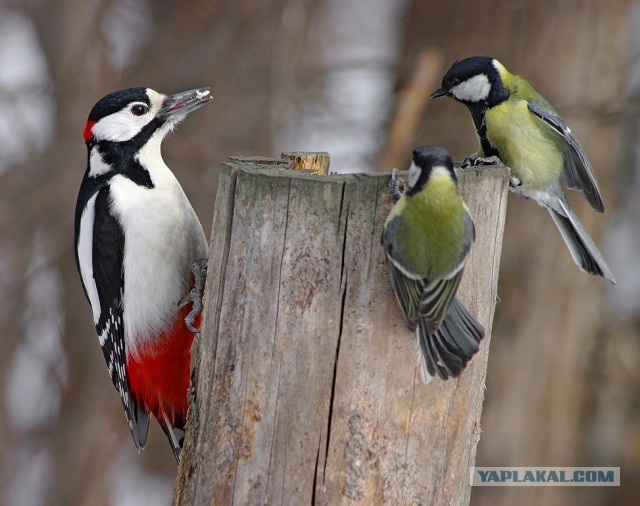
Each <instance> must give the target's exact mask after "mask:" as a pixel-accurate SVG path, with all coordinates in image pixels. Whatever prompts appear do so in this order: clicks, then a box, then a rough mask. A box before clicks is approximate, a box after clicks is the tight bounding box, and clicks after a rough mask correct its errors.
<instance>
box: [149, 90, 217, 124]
mask: <svg viewBox="0 0 640 506" xmlns="http://www.w3.org/2000/svg"><path fill="white" fill-rule="evenodd" d="M212 99H213V96H212V95H211V90H210V89H209V88H198V89H197V90H190V91H183V92H182V93H176V94H175V95H171V96H169V97H167V98H166V99H165V101H164V104H162V108H161V109H160V111H159V112H158V116H160V117H164V118H166V117H168V116H173V115H180V116H186V115H187V114H189V113H190V112H192V111H195V110H196V109H197V108H198V107H201V106H203V105H204V104H206V103H207V102H209V101H210V100H212Z"/></svg>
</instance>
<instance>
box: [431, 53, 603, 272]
mask: <svg viewBox="0 0 640 506" xmlns="http://www.w3.org/2000/svg"><path fill="white" fill-rule="evenodd" d="M446 95H448V96H450V97H453V98H454V99H456V100H457V101H458V102H462V103H463V104H464V105H466V106H467V108H468V109H469V111H470V112H471V117H472V118H473V123H474V125H475V128H476V133H477V134H478V139H479V141H480V150H479V151H478V155H477V156H472V157H470V158H468V159H467V160H468V161H470V162H471V163H477V162H478V161H486V160H487V158H485V157H488V158H489V159H492V160H495V159H496V157H497V158H499V159H500V160H501V161H502V162H503V163H504V164H505V165H506V166H508V167H509V168H511V170H512V171H513V172H512V177H511V182H510V189H511V191H513V192H514V193H518V194H520V195H522V196H524V197H526V198H531V199H533V200H535V201H536V202H537V203H538V204H540V206H542V207H544V208H545V209H546V210H547V211H548V212H549V214H550V215H551V218H553V221H554V223H555V224H556V227H558V230H559V231H560V234H561V235H562V238H563V240H564V242H565V243H566V245H567V247H568V248H569V251H570V253H571V257H572V258H573V261H574V262H575V263H576V265H577V266H578V267H580V269H582V270H583V271H585V272H587V273H589V274H592V275H594V276H601V277H603V278H605V279H607V280H608V281H610V282H611V283H613V284H615V278H614V275H613V272H612V271H611V268H610V267H609V266H608V265H607V262H606V261H605V259H604V257H603V256H602V253H600V251H599V250H598V248H597V247H596V245H595V244H594V242H593V241H592V240H591V238H590V237H589V234H587V231H586V230H585V229H584V227H583V226H582V224H581V223H580V221H579V220H578V218H577V216H576V215H575V214H574V213H573V211H572V210H571V208H570V207H569V203H568V202H567V199H566V197H565V195H564V193H563V191H562V188H561V186H560V179H561V177H562V179H564V184H565V186H566V187H567V188H569V189H570V190H577V191H580V192H582V194H583V196H584V197H585V198H586V199H587V201H588V202H589V204H590V205H591V207H593V209H595V210H596V211H597V212H599V213H602V212H604V205H603V203H602V198H601V196H600V189H599V188H598V182H597V181H596V176H595V174H594V173H593V169H592V168H591V164H590V163H589V160H588V159H587V155H586V154H585V152H584V151H583V149H582V147H581V146H580V143H579V142H578V140H577V139H576V138H575V136H574V135H573V133H572V132H571V129H570V128H569V127H568V126H567V125H566V124H565V122H564V121H563V120H562V118H561V117H560V116H559V115H558V113H557V112H556V111H555V110H554V109H553V107H551V105H550V104H549V102H547V101H546V100H545V99H544V97H542V96H541V95H540V94H539V93H537V92H536V90H534V89H533V87H532V86H531V85H530V84H529V83H528V82H527V81H525V80H524V79H523V78H522V77H520V76H517V75H514V74H511V73H510V72H509V71H508V70H507V69H506V68H505V67H504V66H503V65H502V64H501V63H500V62H499V61H498V60H496V59H494V58H489V57H485V56H474V57H471V58H466V59H464V60H462V61H457V62H455V63H454V64H453V65H452V66H451V68H450V69H449V70H448V71H447V73H446V74H445V76H444V77H443V78H442V86H441V87H440V88H438V89H437V90H436V91H434V92H433V93H432V94H431V98H436V97H442V96H446Z"/></svg>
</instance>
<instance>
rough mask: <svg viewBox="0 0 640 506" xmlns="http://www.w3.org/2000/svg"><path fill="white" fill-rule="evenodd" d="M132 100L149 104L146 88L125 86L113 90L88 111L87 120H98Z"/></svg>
mask: <svg viewBox="0 0 640 506" xmlns="http://www.w3.org/2000/svg"><path fill="white" fill-rule="evenodd" d="M132 102H143V103H145V104H147V105H150V102H149V95H148V94H147V88H142V87H138V88H126V89H124V90H118V91H114V92H113V93H109V94H108V95H106V96H104V97H102V98H101V99H100V100H98V102H97V103H96V105H94V106H93V109H91V112H90V113H89V118H88V120H89V121H99V120H100V119H102V118H104V117H106V116H109V115H110V114H113V113H114V112H118V111H119V110H121V109H123V108H124V107H126V106H127V105H128V104H130V103H132Z"/></svg>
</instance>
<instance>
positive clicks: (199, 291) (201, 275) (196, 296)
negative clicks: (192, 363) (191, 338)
mask: <svg viewBox="0 0 640 506" xmlns="http://www.w3.org/2000/svg"><path fill="white" fill-rule="evenodd" d="M191 272H192V273H193V279H194V284H193V288H192V289H191V291H190V292H189V293H188V294H187V295H185V296H184V297H183V298H182V300H181V301H180V302H179V303H178V308H180V309H182V308H183V307H184V306H186V305H187V304H189V302H192V303H193V306H192V307H191V311H190V312H189V314H188V315H187V316H186V317H185V319H184V323H185V324H186V325H187V328H188V329H189V331H191V332H193V333H194V334H199V333H200V331H199V330H198V329H197V328H195V327H194V326H193V324H194V322H195V321H196V318H197V317H198V315H199V314H200V312H201V311H202V295H203V293H204V283H205V281H206V279H207V259H206V258H201V259H199V260H196V261H195V262H194V263H193V265H192V266H191Z"/></svg>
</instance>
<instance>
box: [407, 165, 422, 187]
mask: <svg viewBox="0 0 640 506" xmlns="http://www.w3.org/2000/svg"><path fill="white" fill-rule="evenodd" d="M420 172H422V171H421V170H420V167H418V166H417V165H416V164H415V163H414V162H411V167H409V188H413V187H414V186H415V185H416V183H417V182H418V178H419V177H420Z"/></svg>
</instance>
